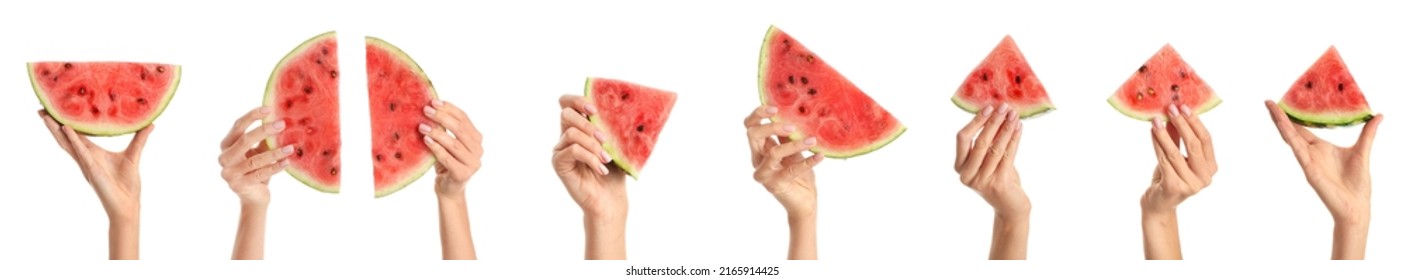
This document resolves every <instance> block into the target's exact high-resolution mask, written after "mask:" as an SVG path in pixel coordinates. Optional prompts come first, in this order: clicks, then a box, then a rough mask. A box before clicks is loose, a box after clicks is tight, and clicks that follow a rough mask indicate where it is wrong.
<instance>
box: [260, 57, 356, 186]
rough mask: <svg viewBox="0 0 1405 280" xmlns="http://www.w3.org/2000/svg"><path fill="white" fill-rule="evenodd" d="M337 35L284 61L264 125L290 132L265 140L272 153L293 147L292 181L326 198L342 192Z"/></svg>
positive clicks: (272, 79) (271, 83)
mask: <svg viewBox="0 0 1405 280" xmlns="http://www.w3.org/2000/svg"><path fill="white" fill-rule="evenodd" d="M339 69H340V68H338V64H337V33H336V32H335V31H333V32H327V33H323V34H321V35H317V36H316V37H312V38H311V39H307V41H304V42H303V43H302V44H300V45H298V47H297V48H295V49H293V51H291V52H288V54H287V55H285V56H283V59H282V60H280V61H278V65H277V66H275V67H274V68H273V73H272V74H270V76H269V77H268V85H267V87H266V88H265V89H264V99H263V104H264V106H267V107H269V108H273V113H272V114H269V115H268V116H267V117H264V119H263V123H264V124H265V125H271V124H273V123H274V122H276V121H279V120H282V121H283V122H284V125H286V127H285V128H284V129H283V131H282V132H280V133H278V134H277V135H272V136H269V137H268V139H267V140H266V143H268V148H269V149H278V148H280V147H283V146H286V145H292V146H293V148H294V151H293V154H292V155H289V156H288V161H289V163H290V164H289V165H288V167H287V169H286V171H287V172H288V175H291V176H293V178H297V179H298V181H301V182H302V183H303V184H306V185H307V186H308V187H312V188H313V189H315V190H318V191H321V192H325V193H338V192H340V191H341V115H340V113H339V112H340V110H341V107H340V105H339V104H340V103H339V100H340V99H339V98H338V97H339V93H340V91H339V90H338V84H339V83H338V82H339V81H340V80H339V72H338V71H339Z"/></svg>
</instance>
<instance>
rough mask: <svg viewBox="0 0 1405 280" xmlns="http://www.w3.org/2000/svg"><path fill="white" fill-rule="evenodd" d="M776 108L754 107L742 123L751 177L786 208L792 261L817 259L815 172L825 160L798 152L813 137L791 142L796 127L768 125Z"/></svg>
mask: <svg viewBox="0 0 1405 280" xmlns="http://www.w3.org/2000/svg"><path fill="white" fill-rule="evenodd" d="M778 110H779V109H777V108H776V107H770V106H761V107H757V108H756V110H753V111H752V112H751V115H749V116H747V117H746V119H745V121H744V122H743V124H744V125H746V134H747V138H748V140H749V141H748V142H749V143H750V147H751V167H752V168H753V169H755V172H753V173H752V178H753V179H755V180H756V182H757V183H761V185H762V186H764V187H766V191H768V192H770V193H771V195H772V196H774V197H775V198H776V201H779V202H780V203H781V206H782V207H784V208H785V211H786V214H787V217H788V220H789V223H790V252H789V258H790V259H792V260H813V259H817V258H819V256H818V255H819V254H818V249H817V247H818V246H817V245H818V244H817V242H816V237H815V236H816V232H815V221H816V218H815V210H816V206H815V204H816V202H815V201H816V195H815V172H814V169H813V168H814V167H815V165H817V164H820V161H823V160H824V156H822V155H819V154H815V155H810V156H809V157H805V156H804V155H802V154H801V153H802V152H804V151H806V150H809V149H810V147H813V146H815V138H814V137H810V138H806V139H804V140H802V141H791V140H790V134H791V133H794V132H795V125H791V124H785V123H777V122H769V123H763V120H767V119H769V118H770V117H771V116H772V115H775V114H776V112H777V111H778Z"/></svg>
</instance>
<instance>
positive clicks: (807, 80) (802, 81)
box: [800, 77, 810, 85]
mask: <svg viewBox="0 0 1405 280" xmlns="http://www.w3.org/2000/svg"><path fill="white" fill-rule="evenodd" d="M800 84H802V85H808V84H810V78H806V77H800Z"/></svg>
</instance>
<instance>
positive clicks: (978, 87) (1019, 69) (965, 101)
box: [951, 35, 1054, 119]
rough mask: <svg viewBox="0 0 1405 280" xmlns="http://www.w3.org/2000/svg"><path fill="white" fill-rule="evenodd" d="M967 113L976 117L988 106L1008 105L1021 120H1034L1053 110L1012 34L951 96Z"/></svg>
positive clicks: (997, 46) (1003, 40) (967, 76)
mask: <svg viewBox="0 0 1405 280" xmlns="http://www.w3.org/2000/svg"><path fill="white" fill-rule="evenodd" d="M951 102H952V103H956V106H957V107H960V108H961V109H962V110H966V112H970V113H972V114H975V113H977V112H980V111H981V110H982V109H984V108H985V107H987V106H998V105H1000V104H1009V105H1010V107H1011V109H1013V110H1015V111H1016V112H1019V114H1020V118H1021V119H1024V118H1031V117H1035V116H1039V115H1042V114H1044V113H1046V112H1049V111H1052V110H1054V103H1053V102H1052V101H1050V100H1049V93H1048V92H1046V91H1045V90H1044V83H1042V82H1040V81H1039V77H1038V76H1035V75H1034V70H1033V69H1032V68H1030V67H1029V61H1027V60H1025V57H1024V53H1023V52H1021V51H1020V47H1019V46H1018V45H1015V39H1014V38H1011V37H1010V36H1009V35H1005V38H1004V39H1002V40H1000V44H998V45H996V46H995V49H994V50H991V51H990V54H987V55H986V57H985V60H982V61H981V63H980V64H979V65H976V69H975V70H971V74H969V75H966V81H965V82H962V83H961V87H959V88H957V89H956V95H954V96H952V97H951Z"/></svg>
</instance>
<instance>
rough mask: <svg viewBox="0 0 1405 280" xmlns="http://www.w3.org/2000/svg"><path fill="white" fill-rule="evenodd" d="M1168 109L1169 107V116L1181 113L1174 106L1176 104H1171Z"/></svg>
mask: <svg viewBox="0 0 1405 280" xmlns="http://www.w3.org/2000/svg"><path fill="white" fill-rule="evenodd" d="M1169 109H1171V116H1180V115H1181V110H1178V109H1177V108H1176V105H1171V108H1169Z"/></svg>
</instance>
